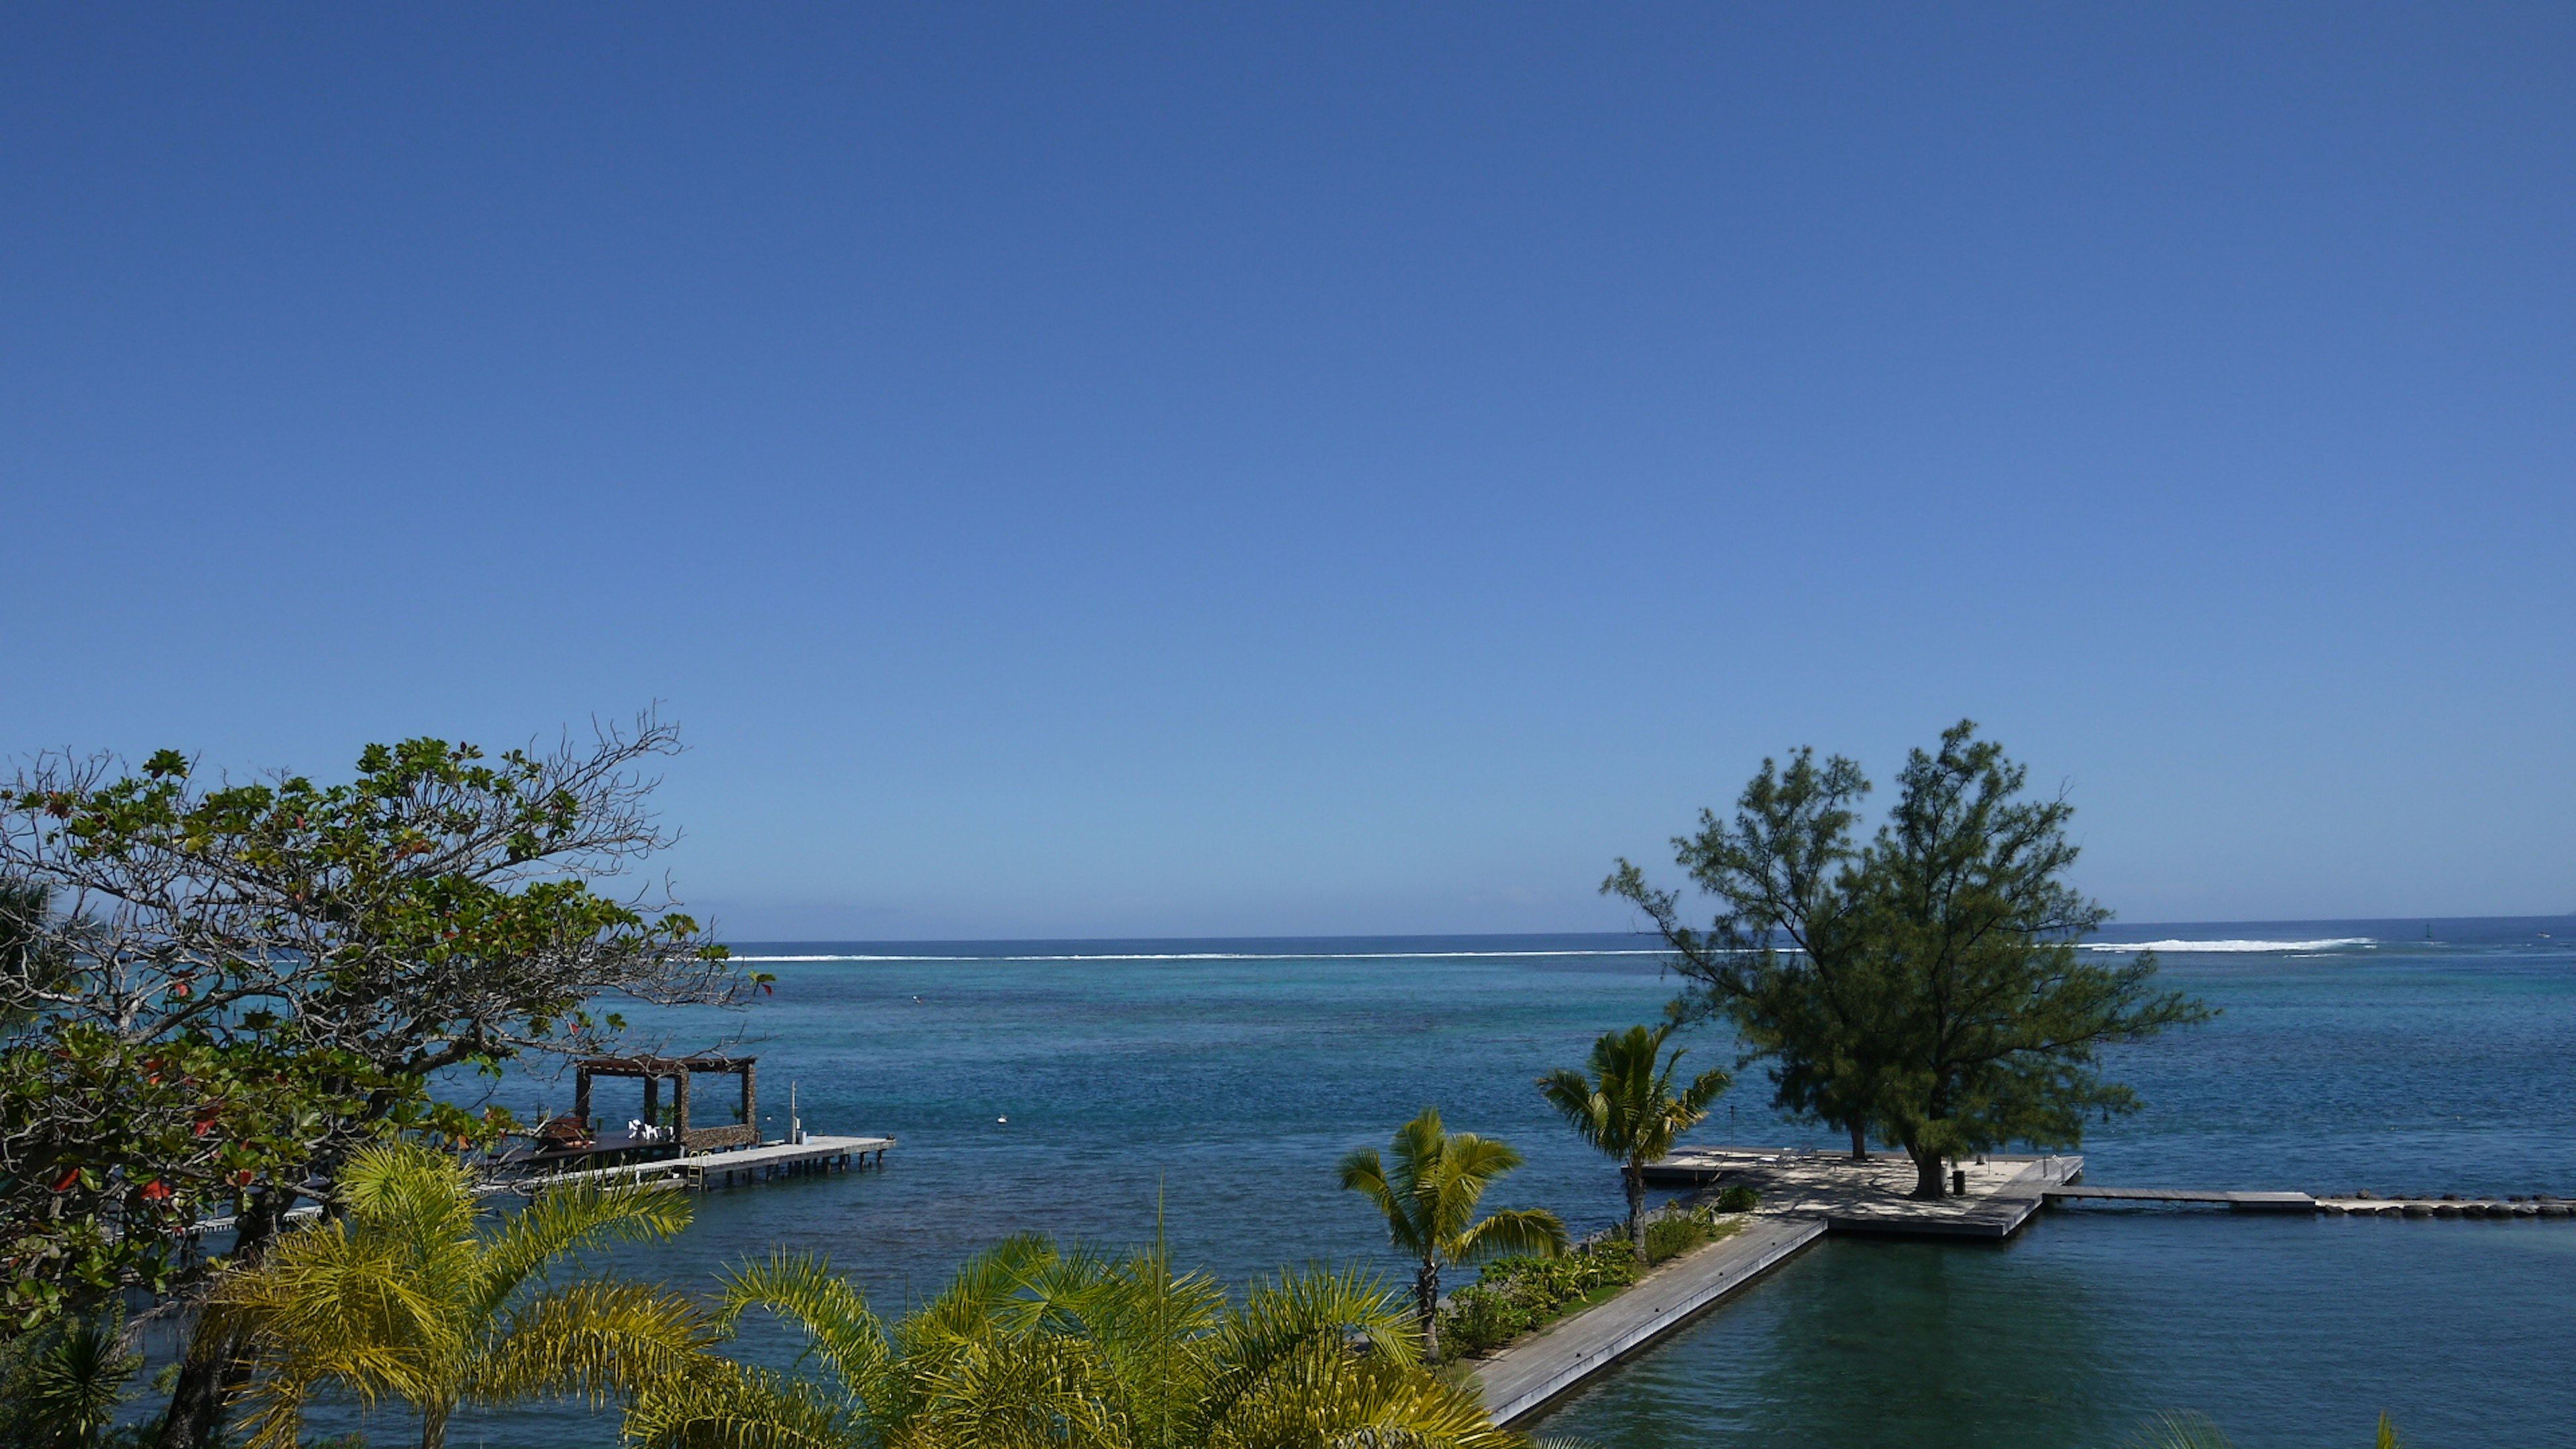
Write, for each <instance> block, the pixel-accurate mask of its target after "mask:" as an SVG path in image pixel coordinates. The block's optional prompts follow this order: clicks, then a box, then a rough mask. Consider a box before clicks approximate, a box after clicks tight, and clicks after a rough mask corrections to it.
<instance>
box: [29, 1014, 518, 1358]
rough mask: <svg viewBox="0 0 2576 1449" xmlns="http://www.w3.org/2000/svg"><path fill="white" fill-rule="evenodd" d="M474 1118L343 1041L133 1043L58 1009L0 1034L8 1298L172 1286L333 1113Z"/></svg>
mask: <svg viewBox="0 0 2576 1449" xmlns="http://www.w3.org/2000/svg"><path fill="white" fill-rule="evenodd" d="M371 1096H373V1097H374V1098H376V1099H377V1100H379V1101H381V1102H382V1103H383V1104H384V1105H385V1108H386V1111H385V1121H386V1123H387V1125H388V1126H389V1127H401V1126H406V1125H422V1126H428V1127H430V1128H432V1129H434V1130H439V1131H443V1132H447V1131H458V1130H462V1129H464V1128H466V1127H468V1126H470V1125H474V1124H473V1123H472V1122H471V1119H465V1120H451V1119H455V1118H459V1117H461V1114H458V1113H456V1112H455V1110H454V1109H452V1108H446V1109H439V1108H433V1107H431V1106H430V1105H429V1104H427V1103H426V1102H424V1101H423V1100H422V1098H421V1095H420V1091H419V1084H418V1081H417V1079H405V1080H401V1081H396V1080H392V1079H388V1078H385V1077H383V1076H381V1075H380V1074H378V1073H376V1072H374V1071H372V1070H371V1069H370V1068H369V1067H368V1066H367V1064H366V1063H364V1062H363V1061H359V1060H357V1059H355V1058H353V1057H351V1056H349V1055H348V1054H347V1053H342V1052H307V1053H301V1054H297V1053H289V1052H282V1051H279V1050H276V1049H274V1048H271V1047H268V1046H265V1045H263V1044H261V1043H259V1042H256V1041H235V1042H224V1041H221V1040H217V1039H215V1038H212V1037H210V1036H209V1035H207V1034H205V1033H202V1032H194V1031H192V1032H188V1033H185V1034H182V1035H179V1036H176V1037H171V1038H165V1039H162V1040H159V1041H152V1042H141V1043H137V1042H131V1041H126V1040H122V1039H120V1038H118V1037H117V1036H116V1035H115V1034H113V1033H112V1032H110V1031H108V1030H106V1029H104V1028H102V1027H99V1026H97V1025H94V1024H92V1023H89V1022H84V1021H65V1020H60V1019H49V1020H45V1021H43V1022H40V1023H37V1024H35V1025H33V1026H32V1027H31V1028H30V1029H27V1030H24V1031H22V1032H21V1033H19V1034H18V1035H17V1036H16V1037H14V1038H13V1039H12V1040H11V1042H10V1044H9V1045H8V1046H6V1047H5V1048H0V1163H5V1165H6V1168H7V1170H8V1172H9V1174H10V1177H11V1179H12V1185H11V1187H10V1188H9V1189H8V1190H6V1191H0V1258H5V1259H6V1260H7V1261H8V1262H9V1264H10V1266H11V1270H12V1276H11V1278H10V1279H9V1281H8V1282H7V1284H6V1286H5V1287H0V1305H5V1307H6V1310H7V1312H8V1313H9V1315H10V1316H11V1318H12V1320H13V1321H14V1322H15V1324H16V1325H17V1326H18V1327H20V1328H29V1327H33V1326H35V1325H36V1324H38V1323H41V1322H43V1321H45V1320H46V1319H48V1318H50V1317H52V1316H54V1315H55V1314H58V1313H62V1312H66V1311H71V1310H75V1309H77V1308H79V1307H80V1306H82V1305H84V1304H96V1303H104V1302H108V1301H110V1300H112V1299H113V1298H114V1297H115V1295H116V1294H117V1293H118V1292H120V1291H122V1290H124V1289H127V1288H138V1287H139V1288H142V1289H145V1290H147V1291H152V1292H162V1291H166V1290H167V1289H168V1288H169V1287H170V1286H171V1285H172V1283H173V1282H174V1280H176V1279H177V1278H178V1276H179V1275H180V1274H181V1273H182V1272H183V1271H185V1270H186V1269H187V1268H188V1267H189V1266H190V1264H191V1261H192V1260H191V1256H190V1252H191V1250H190V1246H189V1238H188V1233H189V1230H190V1228H191V1227H192V1225H193V1224H195V1223H196V1222H197V1221H199V1220H200V1219H201V1218H203V1217H204V1216H206V1215H207V1214H208V1213H210V1212H218V1211H227V1210H230V1209H232V1208H234V1207H236V1206H238V1204H239V1202H240V1200H241V1198H242V1197H243V1195H244V1193H245V1191H246V1190H247V1189H248V1188H250V1186H251V1185H252V1184H254V1183H258V1182H262V1181H265V1180H273V1179H274V1178H275V1177H276V1176H278V1175H280V1174H282V1173H300V1172H301V1169H302V1165H303V1164H304V1163H305V1162H306V1161H308V1160H309V1159H310V1157H311V1154H312V1145H313V1143H314V1142H315V1141H316V1140H318V1139H319V1138H320V1137H321V1136H322V1135H323V1134H324V1132H325V1130H326V1125H325V1124H326V1123H327V1122H328V1121H330V1120H331V1119H332V1118H333V1117H334V1116H335V1115H336V1116H341V1117H346V1116H351V1115H355V1114H358V1113H361V1112H363V1111H365V1110H367V1108H368V1105H369V1100H370V1097H371Z"/></svg>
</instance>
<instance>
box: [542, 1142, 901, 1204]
mask: <svg viewBox="0 0 2576 1449" xmlns="http://www.w3.org/2000/svg"><path fill="white" fill-rule="evenodd" d="M894 1145H895V1141H894V1139H893V1138H891V1137H811V1136H809V1137H807V1138H806V1139H805V1140H804V1141H803V1142H773V1143H770V1144H769V1145H767V1146H764V1147H736V1148H731V1149H728V1150H726V1151H722V1152H697V1153H691V1154H690V1155H688V1156H686V1157H666V1158H663V1159H661V1160H659V1161H656V1162H631V1163H625V1164H622V1165H620V1166H616V1167H587V1168H581V1169H579V1170H576V1171H572V1172H550V1173H546V1174H544V1175H542V1176H538V1177H528V1178H521V1179H519V1180H518V1181H516V1182H514V1183H506V1184H502V1185H501V1186H500V1189H499V1190H502V1191H507V1190H509V1189H510V1188H513V1187H516V1188H526V1189H530V1190H536V1191H542V1190H544V1189H546V1188H549V1187H562V1186H566V1185H568V1184H571V1183H576V1182H599V1183H637V1184H652V1183H663V1184H668V1185H670V1186H673V1187H684V1188H689V1189H691V1190H694V1191H697V1192H708V1191H712V1190H713V1189H715V1188H719V1187H733V1186H736V1185H738V1184H748V1183H754V1182H768V1181H771V1180H773V1179H775V1178H781V1177H806V1176H811V1175H813V1174H816V1173H823V1172H847V1171H849V1170H850V1168H852V1167H853V1166H859V1167H865V1166H869V1165H871V1163H873V1165H875V1166H878V1167H883V1166H884V1165H885V1155H886V1149H887V1148H889V1147H892V1146H894Z"/></svg>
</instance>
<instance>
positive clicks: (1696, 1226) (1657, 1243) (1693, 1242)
mask: <svg viewBox="0 0 2576 1449" xmlns="http://www.w3.org/2000/svg"><path fill="white" fill-rule="evenodd" d="M1715 1227H1716V1225H1715V1224H1713V1223H1711V1222H1710V1221H1709V1220H1708V1219H1707V1218H1705V1217H1702V1216H1700V1215H1699V1214H1698V1213H1692V1214H1690V1215H1689V1216H1687V1217H1678V1218H1659V1219H1657V1220H1655V1221H1654V1222H1651V1223H1648V1224H1646V1261H1647V1262H1649V1263H1660V1262H1662V1261H1664V1260H1665V1259H1666V1258H1671V1257H1676V1256H1678V1255H1680V1254H1683V1253H1687V1252H1689V1251H1690V1250H1691V1249H1693V1248H1696V1247H1698V1246H1699V1245H1700V1244H1702V1243H1705V1242H1707V1241H1708V1240H1709V1239H1711V1238H1714V1237H1716V1236H1717V1233H1716V1231H1715Z"/></svg>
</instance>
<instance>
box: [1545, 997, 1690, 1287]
mask: <svg viewBox="0 0 2576 1449" xmlns="http://www.w3.org/2000/svg"><path fill="white" fill-rule="evenodd" d="M1672 1033H1673V1023H1671V1022H1666V1023H1664V1024H1663V1025H1662V1026H1658V1027H1655V1028H1652V1029H1651V1030H1650V1029H1648V1028H1646V1027H1643V1026H1632V1027H1630V1028H1628V1029H1627V1030H1626V1031H1613V1032H1604V1033H1602V1035H1601V1039H1600V1040H1599V1041H1596V1042H1594V1043H1593V1044H1592V1057H1591V1060H1590V1063H1589V1065H1590V1067H1591V1070H1592V1075H1591V1076H1590V1077H1588V1078H1587V1077H1586V1076H1585V1075H1584V1074H1583V1073H1581V1072H1577V1071H1573V1070H1570V1069H1568V1068H1565V1067H1559V1068H1557V1069H1556V1070H1555V1071H1552V1072H1550V1073H1548V1074H1547V1075H1546V1076H1544V1077H1541V1078H1539V1079H1538V1089H1539V1091H1540V1093H1541V1094H1542V1095H1544V1096H1545V1097H1546V1098H1547V1100H1548V1105H1550V1106H1552V1107H1554V1108H1556V1110H1557V1111H1559V1112H1561V1113H1563V1114H1565V1120H1566V1121H1567V1122H1569V1123H1571V1124H1573V1127H1574V1130H1575V1132H1576V1133H1577V1134H1579V1135H1580V1136H1581V1137H1582V1138H1583V1140H1584V1141H1586V1142H1588V1143H1590V1144H1592V1145H1593V1146H1594V1147H1596V1148H1599V1149H1600V1150H1601V1151H1602V1152H1604V1153H1607V1154H1608V1155H1610V1156H1611V1157H1613V1158H1616V1159H1618V1162H1619V1176H1620V1179H1621V1181H1622V1182H1623V1183H1624V1185H1625V1186H1626V1187H1627V1189H1628V1243H1629V1246H1630V1247H1631V1248H1633V1249H1635V1251H1636V1254H1637V1262H1638V1264H1639V1265H1640V1266H1643V1265H1644V1264H1645V1262H1646V1164H1647V1163H1649V1162H1652V1161H1654V1160H1655V1159H1657V1158H1659V1157H1662V1156H1663V1155H1664V1154H1666V1153H1668V1152H1670V1151H1672V1150H1673V1139H1674V1138H1676V1137H1679V1136H1680V1135H1682V1134H1683V1133H1684V1132H1687V1131H1689V1130H1690V1129H1691V1128H1693V1127H1696V1126H1698V1125H1699V1123H1700V1119H1701V1118H1704V1117H1706V1116H1707V1115H1708V1104H1709V1103H1711V1102H1713V1101H1715V1100H1717V1095H1718V1093H1720V1092H1723V1091H1725V1090H1726V1089H1727V1087H1729V1086H1730V1085H1732V1084H1733V1081H1734V1079H1733V1078H1732V1077H1729V1076H1728V1075H1727V1074H1726V1073H1725V1072H1724V1071H1721V1070H1719V1069H1718V1068H1715V1067H1711V1068H1710V1069H1708V1070H1707V1071H1705V1072H1702V1073H1700V1074H1699V1075H1698V1076H1696V1077H1693V1078H1692V1079H1691V1081H1690V1085H1688V1086H1686V1087H1684V1088H1682V1089H1681V1091H1680V1092H1679V1093H1678V1094H1676V1093H1675V1092H1674V1090H1673V1073H1674V1072H1675V1071H1676V1070H1678V1069H1679V1068H1680V1066H1681V1060H1682V1055H1683V1053H1682V1052H1681V1050H1680V1049H1678V1048H1676V1049H1675V1050H1674V1051H1673V1053H1672V1054H1671V1055H1670V1056H1663V1055H1662V1053H1663V1049H1664V1038H1666V1037H1668V1036H1670V1035H1672ZM1658 1058H1660V1059H1661V1060H1660V1063H1659V1062H1658Z"/></svg>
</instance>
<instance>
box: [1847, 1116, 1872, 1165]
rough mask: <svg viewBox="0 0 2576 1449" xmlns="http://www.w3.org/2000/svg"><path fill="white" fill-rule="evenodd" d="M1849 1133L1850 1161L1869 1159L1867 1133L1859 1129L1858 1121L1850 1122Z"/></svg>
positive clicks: (1865, 1160)
mask: <svg viewBox="0 0 2576 1449" xmlns="http://www.w3.org/2000/svg"><path fill="white" fill-rule="evenodd" d="M1851 1135H1852V1161H1854V1162H1867V1161H1869V1134H1868V1133H1866V1132H1863V1131H1862V1130H1861V1125H1860V1124H1859V1123H1858V1122H1854V1123H1853V1124H1852V1129H1851Z"/></svg>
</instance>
